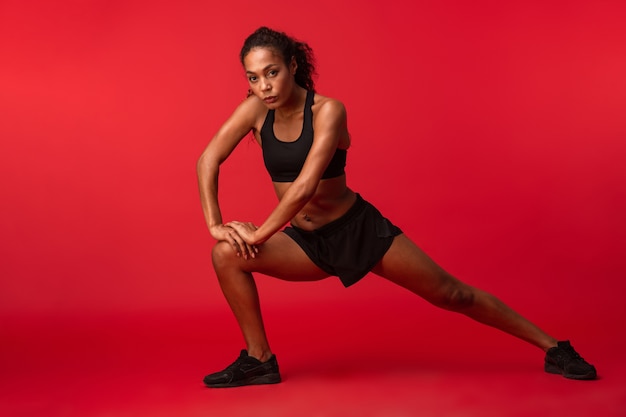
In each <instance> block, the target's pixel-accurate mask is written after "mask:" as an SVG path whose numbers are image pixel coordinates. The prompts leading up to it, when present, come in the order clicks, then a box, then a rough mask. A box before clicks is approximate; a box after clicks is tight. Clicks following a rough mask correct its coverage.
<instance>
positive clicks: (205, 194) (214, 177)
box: [197, 156, 222, 230]
mask: <svg viewBox="0 0 626 417" xmlns="http://www.w3.org/2000/svg"><path fill="white" fill-rule="evenodd" d="M197 173H198V188H199V191H200V201H201V203H202V212H203V213H204V219H205V221H206V225H207V227H208V228H209V230H210V229H211V227H213V226H216V225H220V224H222V213H221V211H220V207H219V203H218V199H217V192H218V178H219V164H216V163H210V162H208V161H207V158H205V157H204V156H202V157H200V159H199V160H198V166H197Z"/></svg>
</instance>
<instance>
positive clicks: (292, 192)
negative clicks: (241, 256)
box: [227, 99, 346, 245]
mask: <svg viewBox="0 0 626 417" xmlns="http://www.w3.org/2000/svg"><path fill="white" fill-rule="evenodd" d="M325 100H326V101H325V102H324V103H322V104H320V108H319V109H318V110H317V114H316V116H315V120H314V126H313V131H314V135H315V136H314V138H313V145H312V146H311V150H310V151H309V154H308V155H307V158H306V160H305V162H304V165H303V166H302V170H301V171H300V174H299V175H298V177H297V178H296V179H295V180H294V182H293V183H291V185H290V186H289V188H288V189H287V191H285V193H284V194H283V196H282V198H281V200H280V202H279V203H278V205H277V206H276V208H275V209H274V210H273V211H272V212H271V213H270V215H269V216H268V217H267V219H266V220H265V221H264V222H263V224H262V225H261V226H259V228H258V229H256V228H255V227H253V226H252V225H250V224H244V223H241V222H231V223H228V224H227V225H228V226H231V227H233V228H234V229H235V230H236V231H237V232H238V233H239V235H241V237H242V238H243V239H244V240H245V241H246V242H247V243H248V244H250V245H259V244H261V243H263V242H265V241H266V240H267V239H269V238H270V236H272V235H273V234H274V233H276V232H277V231H278V230H280V228H281V227H283V226H284V225H285V224H286V223H288V222H289V221H290V220H291V219H292V218H293V217H294V216H295V215H296V214H298V212H300V210H302V208H303V207H304V206H305V205H306V203H308V202H309V200H310V199H311V198H312V197H313V196H314V194H315V191H316V189H317V186H318V184H319V182H320V180H321V178H322V175H323V174H324V171H325V170H326V167H327V166H328V164H329V163H330V160H331V159H332V157H333V155H334V154H335V151H336V150H337V144H338V143H339V135H340V132H341V129H342V128H345V125H346V110H345V107H344V106H343V104H342V103H341V102H339V101H337V100H333V99H325Z"/></svg>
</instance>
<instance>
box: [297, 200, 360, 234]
mask: <svg viewBox="0 0 626 417" xmlns="http://www.w3.org/2000/svg"><path fill="white" fill-rule="evenodd" d="M365 207H367V202H366V201H365V200H364V199H363V197H361V195H360V194H359V193H356V200H355V202H354V204H352V207H350V208H349V209H348V211H346V212H345V213H344V214H343V215H342V216H341V217H339V218H338V219H335V220H333V221H332V222H330V223H326V224H325V225H323V226H322V227H320V228H319V229H315V230H312V231H309V230H304V229H301V228H299V227H297V226H294V225H291V227H293V228H294V229H295V230H297V231H298V232H299V233H301V234H305V235H306V234H314V235H320V236H323V237H328V236H331V235H333V234H334V233H336V232H337V231H338V230H340V229H341V228H343V227H344V226H345V225H346V224H348V223H350V222H351V221H352V219H353V218H354V217H356V216H357V215H359V213H361V212H362V211H363V210H364V209H365Z"/></svg>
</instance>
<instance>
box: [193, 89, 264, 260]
mask: <svg viewBox="0 0 626 417" xmlns="http://www.w3.org/2000/svg"><path fill="white" fill-rule="evenodd" d="M264 107H265V106H264V105H263V103H261V102H260V101H259V100H258V99H257V98H256V97H249V98H247V99H246V100H245V101H244V102H243V103H241V104H240V105H239V106H238V107H237V108H236V109H235V111H234V112H233V114H232V115H231V116H230V117H229V118H228V120H227V121H226V122H225V123H224V124H223V125H222V127H221V128H220V129H219V130H218V132H217V133H216V134H215V136H214V137H213V139H211V141H210V142H209V144H208V145H207V147H206V149H205V150H204V152H202V155H201V156H200V158H199V159H198V163H197V173H198V187H199V189H200V201H201V203H202V211H203V213H204V218H205V221H206V224H207V227H208V228H209V232H210V233H211V236H213V238H215V239H217V240H225V241H227V242H229V243H230V244H231V245H232V246H233V248H234V249H235V250H236V251H237V253H238V254H241V252H242V251H243V252H244V254H245V253H250V254H251V253H252V252H251V248H250V247H249V246H248V245H246V244H245V242H244V241H243V239H242V238H241V237H240V236H239V235H238V234H237V232H236V231H235V230H233V229H232V228H231V227H227V226H224V225H223V224H222V214H221V211H220V207H219V203H218V177H219V169H220V165H221V164H222V163H223V162H224V161H225V160H226V158H228V156H229V155H230V154H231V153H232V151H233V150H234V149H235V147H236V146H237V144H238V143H239V142H240V141H241V139H243V138H244V137H245V136H246V134H247V133H249V132H250V130H251V129H252V128H253V127H254V126H255V124H256V121H257V118H258V117H259V114H260V111H263V108H264Z"/></svg>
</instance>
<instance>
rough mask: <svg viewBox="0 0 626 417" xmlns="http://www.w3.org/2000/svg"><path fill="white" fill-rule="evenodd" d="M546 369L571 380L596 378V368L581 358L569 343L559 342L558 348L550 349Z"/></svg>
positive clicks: (547, 353) (547, 354)
mask: <svg viewBox="0 0 626 417" xmlns="http://www.w3.org/2000/svg"><path fill="white" fill-rule="evenodd" d="M544 369H545V371H546V372H548V373H551V374H561V375H563V376H564V377H565V378H570V379H595V378H596V368H595V367H594V366H593V365H590V364H588V363H587V362H586V361H585V360H584V359H583V358H581V357H580V355H579V354H578V353H577V352H576V351H575V350H574V348H573V347H572V345H570V343H569V341H565V342H558V344H557V346H556V347H553V348H550V349H548V351H547V352H546V359H545V365H544Z"/></svg>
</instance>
